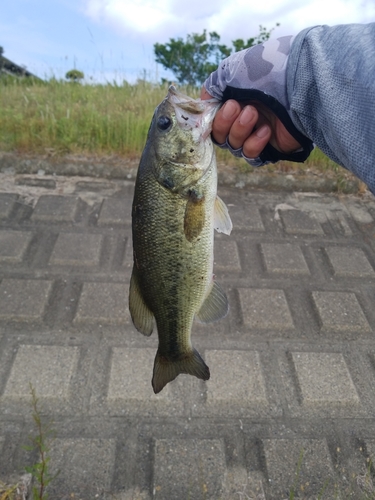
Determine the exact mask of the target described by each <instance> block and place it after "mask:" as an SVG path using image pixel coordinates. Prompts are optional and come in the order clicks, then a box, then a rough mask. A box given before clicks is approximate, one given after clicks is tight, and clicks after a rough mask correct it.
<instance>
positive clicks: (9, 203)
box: [0, 193, 18, 220]
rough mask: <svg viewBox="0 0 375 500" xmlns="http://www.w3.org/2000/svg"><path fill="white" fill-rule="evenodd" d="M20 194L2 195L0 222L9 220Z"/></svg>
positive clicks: (0, 195)
mask: <svg viewBox="0 0 375 500" xmlns="http://www.w3.org/2000/svg"><path fill="white" fill-rule="evenodd" d="M17 199H18V194H13V193H0V220H2V219H7V218H8V217H9V215H10V214H11V212H12V210H13V207H14V204H15V203H16V201H17Z"/></svg>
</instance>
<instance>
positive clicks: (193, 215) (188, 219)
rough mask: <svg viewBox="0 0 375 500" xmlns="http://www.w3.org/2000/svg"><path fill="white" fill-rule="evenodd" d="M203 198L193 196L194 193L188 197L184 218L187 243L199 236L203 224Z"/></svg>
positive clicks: (204, 215)
mask: <svg viewBox="0 0 375 500" xmlns="http://www.w3.org/2000/svg"><path fill="white" fill-rule="evenodd" d="M205 218H206V214H205V206H204V197H202V198H199V197H197V196H194V192H193V191H192V194H191V195H190V196H189V198H188V200H187V203H186V208H185V218H184V233H185V236H186V239H187V240H188V241H193V240H194V239H195V238H198V236H199V235H200V234H201V232H202V229H203V226H204V222H205Z"/></svg>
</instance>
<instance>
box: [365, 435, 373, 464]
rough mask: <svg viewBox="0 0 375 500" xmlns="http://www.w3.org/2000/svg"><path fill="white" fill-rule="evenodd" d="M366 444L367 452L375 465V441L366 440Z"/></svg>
mask: <svg viewBox="0 0 375 500" xmlns="http://www.w3.org/2000/svg"><path fill="white" fill-rule="evenodd" d="M365 444H366V451H367V453H368V454H369V456H370V459H371V460H372V463H373V464H374V463H375V439H366V440H365Z"/></svg>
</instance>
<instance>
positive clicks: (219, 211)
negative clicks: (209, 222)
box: [214, 196, 233, 234]
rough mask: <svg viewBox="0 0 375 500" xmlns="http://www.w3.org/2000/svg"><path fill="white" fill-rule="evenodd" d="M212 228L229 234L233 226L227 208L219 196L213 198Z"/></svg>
mask: <svg viewBox="0 0 375 500" xmlns="http://www.w3.org/2000/svg"><path fill="white" fill-rule="evenodd" d="M214 228H215V229H216V231H217V232H218V233H224V234H230V233H231V231H232V228H233V224H232V221H231V218H230V216H229V212H228V208H227V206H226V204H225V203H224V202H223V200H222V199H221V198H219V196H216V199H215V211H214Z"/></svg>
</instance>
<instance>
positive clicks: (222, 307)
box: [197, 281, 229, 323]
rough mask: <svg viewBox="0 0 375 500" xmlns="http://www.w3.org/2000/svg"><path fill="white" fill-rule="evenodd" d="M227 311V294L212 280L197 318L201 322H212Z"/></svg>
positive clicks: (223, 315) (220, 317) (222, 316)
mask: <svg viewBox="0 0 375 500" xmlns="http://www.w3.org/2000/svg"><path fill="white" fill-rule="evenodd" d="M228 311H229V303H228V299H227V296H226V294H225V292H224V290H223V289H222V288H221V286H220V285H219V284H218V283H217V282H216V281H212V288H211V290H210V293H209V294H208V295H207V297H206V299H205V301H204V302H203V304H202V306H201V308H200V310H199V312H198V313H197V318H198V320H199V321H201V322H202V323H212V322H214V321H218V320H219V319H222V318H224V317H225V316H226V315H227V314H228Z"/></svg>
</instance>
